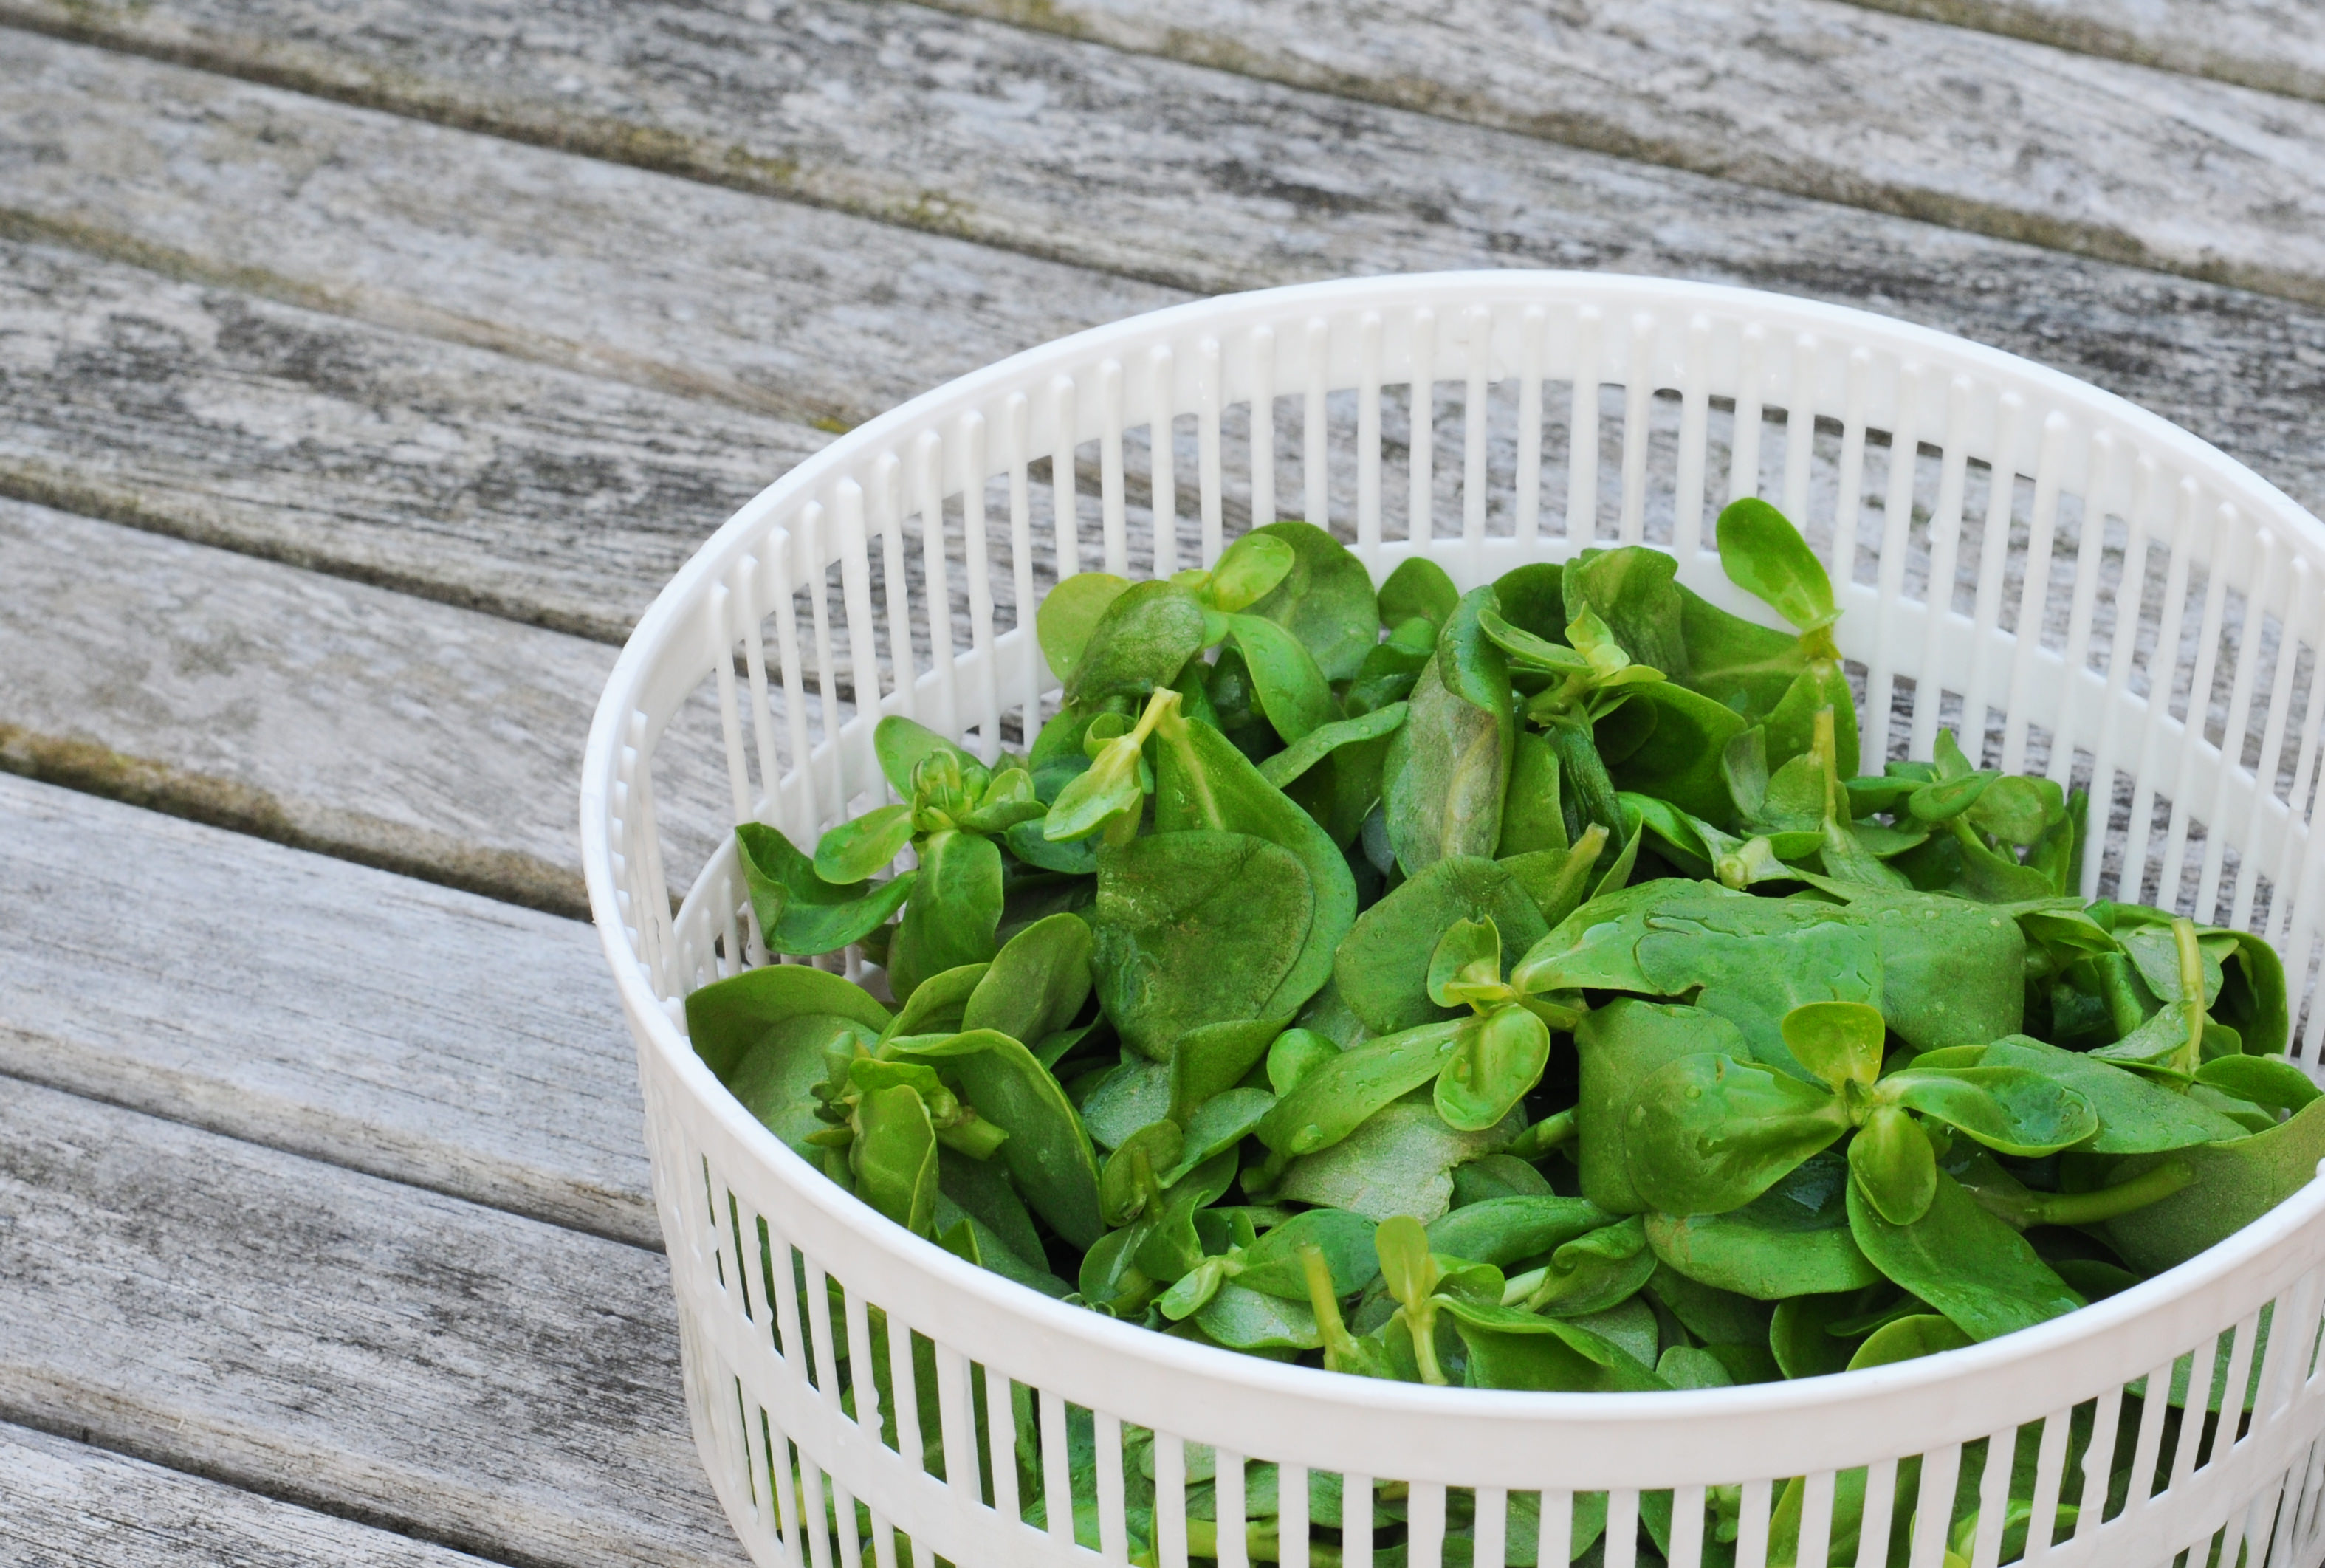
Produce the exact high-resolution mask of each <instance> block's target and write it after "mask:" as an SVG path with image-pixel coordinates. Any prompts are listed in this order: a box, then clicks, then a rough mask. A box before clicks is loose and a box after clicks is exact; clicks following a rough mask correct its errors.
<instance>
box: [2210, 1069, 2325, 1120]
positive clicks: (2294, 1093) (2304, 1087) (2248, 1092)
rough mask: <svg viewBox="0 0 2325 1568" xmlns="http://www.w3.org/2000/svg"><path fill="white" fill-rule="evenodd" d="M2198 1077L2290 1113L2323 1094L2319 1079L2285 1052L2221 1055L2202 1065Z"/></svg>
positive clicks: (2258, 1102) (2236, 1093) (2261, 1103)
mask: <svg viewBox="0 0 2325 1568" xmlns="http://www.w3.org/2000/svg"><path fill="white" fill-rule="evenodd" d="M2196 1081H2197V1082H2198V1083H2200V1084H2210V1085H2212V1086H2213V1087H2214V1088H2216V1089H2225V1090H2227V1091H2228V1093H2231V1094H2234V1095H2236V1096H2237V1098H2238V1099H2241V1100H2249V1101H2251V1102H2253V1103H2254V1104H2256V1105H2262V1106H2265V1107H2267V1108H2268V1109H2269V1110H2271V1111H2285V1112H2287V1113H2288V1114H2289V1113H2291V1112H2293V1111H2300V1110H2302V1109H2305V1108H2306V1107H2308V1106H2310V1105H2311V1104H2313V1103H2315V1102H2316V1101H2317V1100H2318V1098H2319V1096H2320V1091H2319V1089H2318V1087H2317V1083H2316V1080H2314V1079H2312V1078H2311V1077H2310V1075H2308V1074H2306V1073H2304V1072H2302V1070H2301V1069H2300V1068H2299V1067H2296V1066H2294V1065H2293V1064H2292V1063H2291V1062H2288V1061H2286V1060H2285V1059H2284V1058H2283V1057H2282V1056H2220V1057H2218V1058H2216V1059H2214V1060H2212V1061H2209V1062H2206V1063H2204V1064H2203V1065H2201V1066H2200V1067H2198V1068H2197V1069H2196Z"/></svg>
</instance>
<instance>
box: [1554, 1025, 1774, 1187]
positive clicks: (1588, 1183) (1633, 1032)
mask: <svg viewBox="0 0 2325 1568" xmlns="http://www.w3.org/2000/svg"><path fill="white" fill-rule="evenodd" d="M1574 1045H1575V1049H1576V1051H1577V1053H1578V1054H1579V1056H1580V1057H1581V1060H1582V1085H1581V1100H1580V1102H1579V1105H1578V1106H1577V1108H1576V1115H1575V1124H1576V1126H1577V1127H1578V1128H1579V1130H1580V1135H1579V1139H1577V1143H1576V1160H1575V1164H1576V1167H1577V1168H1578V1170H1579V1172H1580V1174H1581V1178H1582V1192H1583V1195H1584V1196H1585V1197H1587V1198H1589V1200H1590V1201H1591V1202H1592V1203H1593V1204H1597V1205H1598V1207H1599V1208H1602V1209H1604V1210H1606V1211H1607V1212H1608V1213H1616V1214H1631V1213H1638V1212H1639V1211H1640V1210H1642V1209H1644V1208H1647V1207H1649V1206H1650V1205H1649V1204H1648V1202H1647V1200H1646V1199H1645V1198H1644V1197H1642V1196H1641V1195H1640V1194H1639V1191H1638V1189H1637V1188H1636V1187H1635V1186H1634V1185H1632V1183H1631V1171H1630V1165H1629V1159H1628V1155H1627V1151H1626V1137H1627V1132H1626V1129H1627V1126H1628V1117H1627V1112H1628V1111H1629V1110H1630V1107H1631V1102H1632V1099H1633V1097H1634V1096H1635V1094H1636V1093H1637V1092H1638V1089H1639V1086H1640V1085H1641V1084H1644V1083H1645V1082H1646V1081H1647V1080H1648V1079H1649V1078H1650V1077H1652V1076H1653V1075H1654V1074H1655V1073H1657V1072H1658V1071H1660V1070H1661V1069H1663V1068H1664V1067H1666V1066H1668V1065H1671V1064H1672V1063H1673V1062H1677V1061H1680V1060H1682V1059H1683V1058H1685V1057H1688V1056H1696V1055H1698V1054H1700V1052H1702V1051H1704V1050H1705V1049H1707V1048H1709V1049H1711V1050H1715V1051H1719V1052H1722V1053H1724V1054H1725V1055H1728V1056H1743V1055H1745V1054H1746V1052H1745V1048H1744V1038H1743V1037H1742V1036H1741V1035H1740V1034H1738V1033H1737V1029H1736V1026H1735V1025H1734V1024H1732V1023H1729V1022H1728V1020H1727V1019H1723V1018H1721V1017H1719V1016H1718V1014H1717V1013H1708V1012H1705V1011H1704V1010H1702V1009H1700V1008H1693V1007H1683V1006H1678V1005H1667V1004H1663V1003H1658V1002H1649V1001H1636V1000H1635V999H1633V998H1630V997H1617V998H1616V999H1614V1000H1613V1001H1609V1002H1607V1004H1606V1005H1605V1006H1603V1007H1599V1008H1595V1009H1593V1010H1591V1011H1590V1012H1589V1014H1588V1015H1587V1016H1585V1017H1584V1019H1582V1021H1581V1022H1580V1023H1579V1024H1578V1025H1577V1026H1575V1030H1574Z"/></svg>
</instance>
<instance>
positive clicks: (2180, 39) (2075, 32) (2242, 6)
mask: <svg viewBox="0 0 2325 1568" xmlns="http://www.w3.org/2000/svg"><path fill="white" fill-rule="evenodd" d="M1852 4H1855V5H1865V6H1869V7H1870V8H1872V9H1874V10H1876V11H1894V12H1896V13H1898V14H1900V15H1904V16H1920V17H1924V18H1926V19H1928V20H1929V21H1931V22H1949V23H1953V24H1954V25H1956V26H1959V27H1975V28H1978V29H1979V30H1981V31H1983V32H2001V33H2007V34H2008V35H2009V36H2011V37H2013V38H2024V39H2031V40H2033V42H2037V43H2049V44H2055V45H2057V46H2058V47H2059V48H2061V49H2071V50H2074V51H2077V52H2079V53H2082V54H2103V55H2107V56H2108V57H2109V58H2111V59H2114V60H2130V61H2132V62H2133V63H2135V64H2137V65H2152V66H2156V67H2159V68H2161V69H2164V70H2177V71H2186V72H2189V73H2190V74H2191V75H2195V76H2209V77H2217V78H2219V79H2220V80H2222V81H2224V82H2239V83H2242V84H2243V85H2244V86H2246V87H2248V88H2261V89H2262V90H2263V91H2265V92H2273V93H2290V94H2293V96H2295V97H2304V98H2316V99H2319V100H2320V101H2325V14H2320V12H2319V10H2318V8H2317V7H2316V6H2315V5H2309V4H2307V3H2306V0H1852Z"/></svg>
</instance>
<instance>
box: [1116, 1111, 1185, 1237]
mask: <svg viewBox="0 0 2325 1568" xmlns="http://www.w3.org/2000/svg"><path fill="white" fill-rule="evenodd" d="M1185 1147H1186V1134H1185V1133H1184V1132H1182V1131H1181V1130H1180V1128H1179V1124H1178V1123H1177V1122H1175V1121H1154V1122H1149V1123H1148V1124H1147V1125H1146V1126H1144V1127H1142V1128H1140V1129H1139V1130H1137V1131H1135V1132H1134V1133H1132V1134H1131V1135H1130V1136H1129V1137H1128V1138H1126V1139H1124V1140H1123V1142H1122V1147H1121V1148H1117V1149H1116V1150H1115V1151H1114V1152H1113V1153H1112V1154H1110V1155H1108V1156H1107V1159H1106V1164H1105V1166H1104V1167H1102V1168H1101V1169H1100V1170H1099V1171H1098V1214H1099V1217H1100V1218H1102V1219H1103V1220H1104V1221H1105V1222H1107V1224H1108V1225H1127V1224H1129V1223H1130V1222H1132V1221H1133V1220H1135V1219H1137V1218H1139V1217H1140V1216H1141V1215H1143V1214H1144V1213H1146V1212H1147V1208H1148V1206H1149V1204H1153V1203H1154V1202H1156V1201H1158V1200H1159V1199H1160V1198H1161V1196H1162V1190H1163V1188H1164V1187H1166V1186H1168V1185H1170V1183H1169V1182H1166V1181H1164V1180H1163V1172H1164V1171H1166V1170H1169V1169H1171V1168H1172V1167H1175V1166H1177V1164H1178V1163H1179V1155H1180V1153H1181V1150H1183V1149H1184V1148H1185ZM1181 1174H1183V1173H1181Z"/></svg>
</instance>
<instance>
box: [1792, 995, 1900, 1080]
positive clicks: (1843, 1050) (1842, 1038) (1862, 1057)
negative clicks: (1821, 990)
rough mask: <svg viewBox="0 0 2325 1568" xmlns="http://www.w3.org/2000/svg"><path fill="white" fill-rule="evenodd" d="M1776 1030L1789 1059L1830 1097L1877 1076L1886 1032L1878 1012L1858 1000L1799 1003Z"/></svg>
mask: <svg viewBox="0 0 2325 1568" xmlns="http://www.w3.org/2000/svg"><path fill="white" fill-rule="evenodd" d="M1778 1028H1779V1029H1780V1031H1781V1032H1782V1033H1783V1037H1784V1045H1785V1047H1786V1048H1787V1049H1789V1050H1790V1051H1791V1052H1792V1059H1793V1060H1794V1061H1796V1062H1798V1063H1800V1065H1802V1066H1803V1067H1806V1068H1807V1069H1808V1071H1809V1075H1810V1076H1811V1077H1812V1078H1817V1079H1820V1080H1821V1081H1822V1082H1823V1083H1824V1084H1826V1085H1827V1086H1829V1088H1831V1089H1832V1090H1833V1092H1834V1093H1839V1090H1840V1086H1841V1085H1842V1084H1845V1083H1850V1082H1855V1083H1857V1084H1865V1085H1867V1086H1868V1087H1869V1086H1870V1085H1871V1084H1872V1083H1873V1080H1874V1079H1876V1078H1878V1077H1879V1076H1880V1075H1881V1055H1882V1051H1881V1047H1882V1042H1883V1041H1884V1040H1885V1039H1886V1038H1887V1034H1888V1030H1887V1026H1886V1025H1885V1024H1884V1023H1883V1022H1882V1020H1881V1010H1880V1009H1879V1008H1876V1007H1867V1006H1866V1004H1865V1003H1863V1002H1861V1001H1811V1002H1803V1003H1802V1004H1801V1005H1800V1006H1799V1007H1796V1008H1794V1009H1792V1011H1790V1012H1788V1013H1786V1014H1785V1015H1784V1017H1783V1023H1782V1024H1780V1025H1779V1026H1778Z"/></svg>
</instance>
